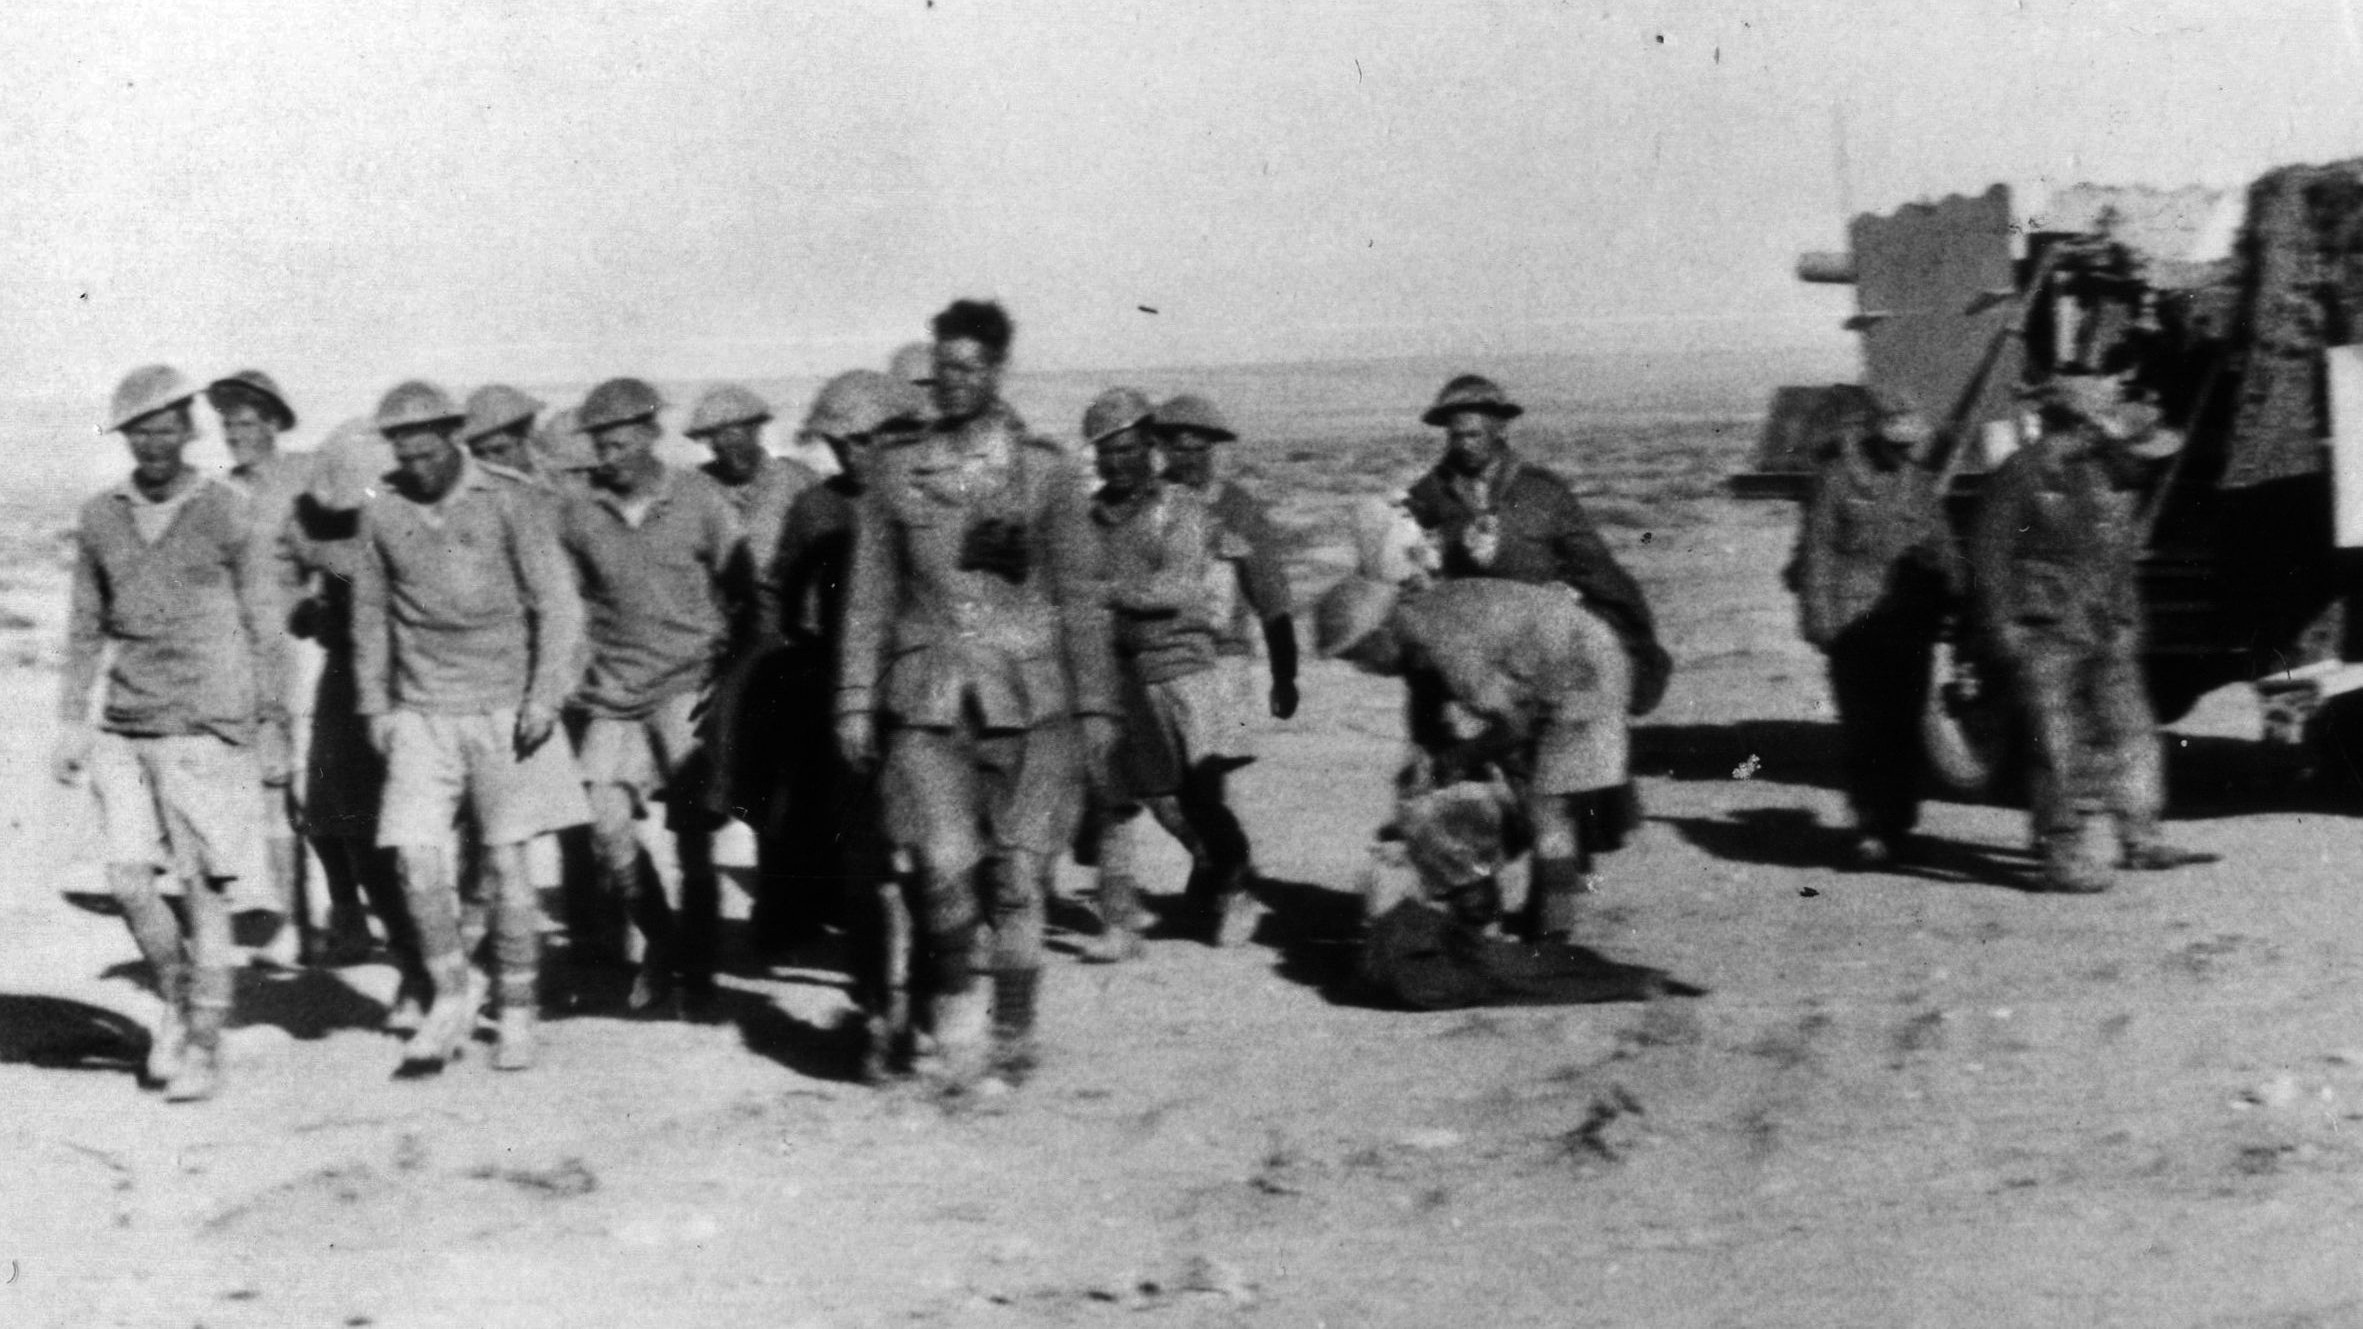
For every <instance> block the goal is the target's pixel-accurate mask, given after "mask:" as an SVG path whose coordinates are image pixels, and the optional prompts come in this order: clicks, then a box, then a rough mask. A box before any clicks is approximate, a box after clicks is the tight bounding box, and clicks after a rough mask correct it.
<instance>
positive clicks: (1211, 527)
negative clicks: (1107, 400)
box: [1148, 393, 1297, 902]
mask: <svg viewBox="0 0 2363 1329" xmlns="http://www.w3.org/2000/svg"><path fill="white" fill-rule="evenodd" d="M1155 423H1156V431H1157V443H1158V449H1159V451H1160V452H1161V453H1163V455H1164V459H1165V479H1166V480H1168V481H1170V482H1171V483H1173V484H1176V485H1180V486H1181V487H1183V488H1184V489H1187V490H1190V491H1192V492H1194V493H1196V494H1197V495H1198V496H1199V498H1200V499H1201V500H1202V501H1203V502H1204V503H1205V504H1206V509H1207V515H1208V525H1207V547H1208V550H1209V553H1210V554H1211V556H1212V559H1213V561H1212V563H1211V564H1210V565H1209V570H1208V577H1209V589H1210V592H1211V593H1212V595H1213V605H1212V613H1213V617H1214V631H1215V637H1214V649H1215V655H1216V658H1217V661H1218V663H1217V669H1218V674H1217V677H1218V678H1219V679H1220V680H1221V682H1222V688H1221V695H1222V702H1223V706H1224V713H1223V714H1222V715H1221V717H1220V718H1219V719H1218V720H1217V722H1216V723H1214V724H1213V725H1212V726H1210V733H1211V735H1212V737H1213V739H1214V741H1215V744H1216V747H1215V748H1214V749H1213V751H1212V753H1211V754H1210V755H1212V756H1215V757H1217V758H1218V760H1215V761H1212V762H1210V763H1209V764H1208V766H1207V771H1206V777H1205V778H1206V779H1207V780H1208V781H1209V782H1210V793H1211V796H1212V797H1213V798H1214V799H1215V800H1217V801H1220V802H1225V803H1227V801H1228V799H1227V795H1226V794H1225V792H1224V789H1223V783H1224V781H1225V780H1226V779H1227V774H1228V772H1229V771H1230V770H1231V769H1235V768H1237V767H1240V766H1244V765H1246V764H1248V763H1249V762H1251V761H1253V760H1254V759H1255V758H1254V750H1253V744H1252V741H1251V740H1252V736H1253V729H1252V727H1251V723H1250V720H1249V714H1250V708H1251V707H1253V706H1254V704H1255V703H1254V702H1253V701H1252V700H1250V699H1251V698H1252V697H1253V696H1254V695H1255V693H1256V690H1257V689H1256V684H1255V678H1254V674H1255V656H1256V650H1257V646H1258V644H1259V642H1260V644H1261V646H1262V649H1263V654H1264V659H1265V661H1266V663H1267V664H1268V666H1269V668H1270V684H1269V687H1268V688H1267V689H1266V690H1265V694H1264V706H1265V708H1266V709H1267V710H1268V712H1269V713H1270V715H1271V716H1272V718H1273V719H1276V720H1286V719H1290V718H1292V717H1294V716H1295V714H1296V706H1297V692H1296V671H1297V642H1296V619H1295V617H1294V615H1293V613H1292V612H1291V607H1290V593H1289V589H1288V571H1287V569H1286V568H1285V567H1284V566H1283V565H1282V563H1281V558H1280V533H1279V531H1278V529H1277V528H1275V527H1274V526H1273V525H1272V519H1271V515H1270V513H1268V512H1267V511H1266V510H1265V508H1264V505H1263V503H1262V502H1261V501H1260V500H1258V499H1257V498H1256V497H1255V495H1254V494H1253V493H1251V492H1249V491H1248V489H1247V488H1246V487H1245V486H1244V485H1242V484H1240V483H1239V482H1238V481H1237V480H1236V479H1231V478H1225V477H1223V476H1222V475H1221V474H1220V472H1219V469H1218V467H1217V465H1216V462H1215V456H1216V445H1217V444H1220V443H1228V442H1232V441H1235V440H1236V439H1237V438H1238V437H1239V435H1238V434H1237V432H1236V431H1234V430H1233V429H1232V428H1231V425H1230V422H1229V421H1228V420H1225V419H1224V418H1223V416H1222V413H1221V412H1220V411H1218V410H1216V409H1215V407H1214V404H1213V403H1212V402H1209V401H1207V400H1206V399H1205V398H1203V397H1199V396H1194V395H1190V394H1187V393H1185V394H1183V395H1181V396H1178V397H1175V398H1173V399H1172V400H1170V401H1168V402H1166V403H1165V404H1164V405H1162V406H1159V407H1158V408H1157V414H1156V421H1155ZM1148 807H1149V810H1150V811H1151V812H1153V813H1155V814H1156V816H1157V820H1158V821H1159V822H1160V823H1162V824H1163V825H1164V826H1165V828H1166V829H1167V830H1168V831H1171V832H1173V834H1174V835H1175V836H1176V837H1177V838H1180V839H1181V840H1182V841H1183V843H1184V844H1189V843H1190V836H1189V827H1188V824H1187V820H1186V818H1184V817H1182V816H1181V815H1180V808H1179V806H1178V804H1177V802H1176V801H1175V800H1173V799H1170V798H1156V799H1151V800H1149V802H1148ZM1193 867H1194V870H1193V872H1192V874H1191V881H1192V883H1193V885H1194V887H1195V889H1194V891H1193V895H1194V896H1196V897H1197V898H1200V899H1201V900H1206V899H1207V898H1208V892H1207V885H1208V884H1211V883H1213V882H1214V881H1216V880H1217V876H1216V873H1215V871H1214V868H1213V865H1212V864H1210V863H1208V862H1207V861H1206V859H1205V855H1204V854H1203V852H1198V851H1194V852H1193ZM1246 876H1247V877H1249V878H1250V879H1252V878H1253V877H1254V876H1255V869H1254V866H1253V863H1252V855H1250V862H1249V866H1248V867H1247V868H1246ZM1209 902H1210V901H1209Z"/></svg>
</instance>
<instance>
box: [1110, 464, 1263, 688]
mask: <svg viewBox="0 0 2363 1329" xmlns="http://www.w3.org/2000/svg"><path fill="white" fill-rule="evenodd" d="M1091 517H1092V520H1093V522H1095V523H1096V524H1097V525H1098V526H1099V530H1100V537H1101V539H1102V541H1103V542H1104V548H1105V550H1106V552H1107V577H1108V604H1109V606H1110V608H1111V610H1112V612H1113V617H1114V619H1115V641H1116V658H1117V659H1118V660H1119V661H1120V662H1122V663H1123V664H1124V665H1125V666H1126V667H1127V668H1129V669H1131V670H1133V671H1134V673H1135V675H1136V676H1137V677H1138V678H1139V679H1140V681H1141V682H1144V683H1162V682H1165V681H1167V680H1168V679H1175V678H1180V677H1182V676H1184V675H1186V674H1194V673H1197V672H1199V671H1200V670H1205V669H1212V668H1213V667H1214V661H1215V649H1214V648H1215V630H1216V623H1215V619H1214V615H1213V612H1212V611H1213V609H1214V605H1213V604H1212V603H1211V600H1210V583H1211V580H1212V575H1211V574H1212V572H1213V571H1214V570H1215V569H1216V568H1218V567H1219V568H1220V569H1221V570H1222V571H1223V572H1225V573H1228V572H1229V570H1230V569H1229V568H1228V566H1227V565H1221V564H1217V563H1215V562H1214V561H1213V559H1212V558H1211V557H1210V556H1209V554H1210V551H1209V549H1208V536H1207V531H1208V520H1207V518H1208V514H1207V511H1206V504H1205V502H1204V501H1203V500H1201V499H1200V498H1199V497H1198V493H1197V491H1196V490H1193V489H1189V488H1187V487H1185V486H1182V485H1173V484H1163V485H1157V486H1155V487H1154V488H1152V489H1148V490H1144V491H1142V492H1140V493H1138V494H1135V495H1133V496H1131V497H1130V498H1128V499H1126V500H1124V501H1122V502H1109V501H1108V500H1107V499H1106V498H1105V497H1104V496H1103V497H1102V498H1099V499H1097V500H1094V502H1093V503H1092V505H1091ZM1226 608H1227V604H1226Z"/></svg>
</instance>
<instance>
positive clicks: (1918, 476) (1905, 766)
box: [1791, 394, 1962, 867]
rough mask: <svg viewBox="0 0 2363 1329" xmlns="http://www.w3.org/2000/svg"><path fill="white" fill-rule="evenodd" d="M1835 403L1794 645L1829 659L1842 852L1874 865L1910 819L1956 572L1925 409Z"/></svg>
mask: <svg viewBox="0 0 2363 1329" xmlns="http://www.w3.org/2000/svg"><path fill="white" fill-rule="evenodd" d="M1839 409H1840V412H1841V414H1840V416H1839V418H1838V419H1836V420H1835V421H1834V422H1833V423H1834V424H1835V426H1836V428H1835V431H1834V432H1835V433H1836V435H1837V449H1836V451H1835V452H1834V453H1833V454H1832V455H1831V456H1830V457H1829V458H1828V459H1827V460H1826V461H1825V462H1824V463H1823V464H1822V467H1821V471H1820V473H1819V474H1818V475H1817V476H1815V478H1814V486H1813V497H1812V500H1811V501H1810V502H1809V503H1808V504H1807V505H1806V508H1805V520H1804V525H1803V527H1802V529H1801V530H1800V531H1799V532H1798V536H1797V557H1796V559H1795V560H1794V562H1793V563H1792V565H1791V571H1792V577H1793V585H1794V587H1795V589H1796V592H1797V608H1798V614H1799V618H1800V621H1801V623H1802V626H1803V630H1804V637H1805V640H1807V641H1808V642H1811V643H1812V644H1813V645H1815V646H1818V647H1820V648H1821V650H1822V652H1823V654H1824V655H1826V656H1827V657H1828V658H1829V667H1830V694H1831V696H1832V698H1833V699H1834V700H1835V701H1836V702H1837V705H1838V725H1839V728H1840V729H1841V730H1842V731H1843V732H1844V734H1845V744H1846V797H1847V800H1848V802H1850V803H1851V804H1852V805H1853V808H1854V825H1855V836H1856V838H1855V842H1854V861H1855V863H1856V864H1857V865H1859V866H1862V867H1878V866H1881V865H1883V864H1885V863H1887V862H1889V861H1891V860H1892V859H1895V858H1897V857H1901V856H1904V855H1905V854H1907V853H1908V850H1909V845H1910V841H1909V840H1908V838H1907V837H1908V836H1909V835H1910V834H1911V831H1912V828H1913V826H1914V825H1916V824H1917V823H1918V821H1919V819H1920V781H1921V774H1922V768H1923V766H1924V765H1925V755H1924V751H1923V749H1922V747H1921V744H1920V727H1919V721H1920V708H1921V706H1922V705H1923V704H1925V702H1926V700H1927V696H1928V678H1929V669H1930V666H1931V659H1932V656H1933V653H1934V650H1935V646H1936V636H1937V632H1938V630H1939V629H1940V628H1941V627H1942V626H1943V622H1944V616H1945V612H1946V609H1947V608H1948V606H1949V605H1950V604H1951V603H1952V597H1953V595H1954V594H1955V593H1956V591H1957V590H1958V588H1959V585H1960V582H1961V580H1962V574H1961V568H1960V558H1959V555H1958V554H1957V552H1956V551H1955V549H1954V546H1953V533H1952V528H1951V527H1950V526H1948V525H1946V523H1945V513H1944V495H1943V494H1942V493H1941V492H1939V490H1938V487H1937V486H1938V479H1937V474H1936V472H1935V471H1934V470H1932V469H1930V467H1929V466H1928V464H1927V462H1928V458H1927V456H1926V452H1927V449H1928V447H1929V445H1930V444H1931V443H1932V442H1933V441H1934V439H1935V437H1936V431H1935V430H1934V429H1933V428H1932V427H1931V426H1930V425H1929V422H1928V417H1927V416H1925V415H1923V414H1921V413H1920V411H1919V410H1918V409H1917V408H1915V407H1914V406H1913V405H1912V404H1911V403H1910V402H1909V401H1906V400H1904V399H1903V398H1901V397H1900V396H1897V395H1894V394H1882V395H1879V396H1877V397H1876V399H1875V400H1870V401H1864V400H1859V399H1848V400H1847V401H1846V403H1845V404H1844V405H1842V406H1841V407H1840V408H1839Z"/></svg>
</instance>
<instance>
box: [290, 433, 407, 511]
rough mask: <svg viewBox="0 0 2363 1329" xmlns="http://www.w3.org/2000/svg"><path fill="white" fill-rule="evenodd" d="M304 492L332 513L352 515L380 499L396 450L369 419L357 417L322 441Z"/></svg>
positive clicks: (392, 467) (392, 466)
mask: <svg viewBox="0 0 2363 1329" xmlns="http://www.w3.org/2000/svg"><path fill="white" fill-rule="evenodd" d="M317 456H318V460H317V461H315V462H313V463H312V480H311V483H310V484H309V485H308V486H306V488H305V492H306V493H308V494H310V495H311V496H312V501H313V502H315V503H317V504H319V505H320V506H321V507H324V508H327V509H329V510H330V511H332V512H351V511H354V510H355V509H357V508H359V507H361V506H362V505H363V504H365V503H367V502H368V501H369V500H370V499H372V498H374V497H376V496H377V491H378V486H379V485H380V484H381V483H383V481H384V479H385V476H386V473H387V472H388V471H391V470H393V469H394V449H393V448H392V447H391V446H390V445H388V444H387V442H386V436H385V435H384V434H382V433H379V432H378V430H377V426H376V425H375V424H374V423H373V422H372V421H371V420H370V418H369V417H368V416H365V415H356V416H354V417H353V418H352V419H350V420H347V421H345V422H344V423H342V424H340V425H338V426H337V427H336V428H334V429H331V430H329V431H328V437H327V438H325V439H323V440H321V442H320V448H319V452H318V454H317Z"/></svg>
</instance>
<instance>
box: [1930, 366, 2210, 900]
mask: <svg viewBox="0 0 2363 1329" xmlns="http://www.w3.org/2000/svg"><path fill="white" fill-rule="evenodd" d="M2036 400H2037V402H2038V403H2039V409H2040V411H2041V420H2042V425H2043V433H2042V437H2041V438H2039V439H2037V440H2036V441H2035V442H2033V443H2031V444H2029V445H2028V446H2027V447H2024V448H2022V449H2020V450H2019V451H2018V452H2016V453H2013V454H2012V455H2011V457H2010V459H2009V460H2007V461H2005V462H2003V463H2002V465H2001V466H1999V467H1997V468H1996V469H1995V471H1994V473H1993V475H1992V476H1991V477H1990V478H1989V479H1988V480H1987V483H1986V497H1985V501H1984V502H1983V503H1982V504H1981V505H1980V506H1979V508H1978V514H1977V525H1976V527H1975V529H1974V530H1973V531H1972V532H1971V542H1970V572H1971V586H1972V589H1973V592H1974V595H1975V604H1976V609H1977V615H1978V623H1979V626H1980V627H1981V628H1982V629H1983V630H1984V632H1985V635H1986V641H1987V643H1988V645H1989V646H1990V647H1991V648H1992V649H1993V650H1994V652H1995V654H1996V655H1997V656H1998V658H1999V659H2000V660H2001V662H2002V664H2003V667H2004V668H2005V669H2006V670H2007V671H2008V673H2009V677H2010V681H2011V686H2012V689H2013V691H2014V693H2015V694H2016V699H2017V702H2018V705H2019V708H2020V710H2021V711H2022V712H2023V713H2024V714H2025V716H2026V720H2027V738H2028V749H2029V750H2028V758H2029V766H2030V768H2031V778H2030V788H2029V790H2028V793H2029V796H2030V799H2031V801H2032V803H2033V811H2034V819H2035V835H2036V838H2037V839H2038V840H2039V841H2040V842H2041V844H2042V848H2043V878H2044V883H2045V885H2046V886H2048V887H2049V888H2050V889H2052V890H2054V891H2065V892H2072V893H2087V892H2093V891H2102V890H2106V889H2108V886H2109V877H2110V869H2111V866H2112V860H2113V861H2114V863H2115V864H2116V865H2121V866H2124V867H2128V868H2134V869H2146V870H2154V869H2161V868H2173V867H2181V866H2184V865H2186V864H2190V863H2201V862H2208V861H2211V858H2212V856H2211V855H2207V854H2200V853H2195V852H2192V851H2190V850H2185V849H2178V848H2176V847H2174V846H2173V845H2169V844H2167V843H2166V842H2165V841H2164V840H2163V839H2162V838H2161V836H2160V834H2159V829H2158V819H2159V816H2160V814H2161V813H2162V812H2163V810H2164V805H2165V801H2166V791H2165V778H2164V772H2163V768H2162V754H2161V753H2160V751H2159V746H2158V722H2157V717H2156V716H2155V715H2153V714H2152V713H2151V711H2150V698H2149V693H2148V692H2147V691H2146V690H2145V688H2144V684H2143V682H2142V672H2141V634H2142V621H2141V618H2142V614H2141V588H2140V586H2139V584H2138V582H2137V579H2136V569H2137V564H2138V562H2139V559H2140V557H2141V552H2142V546H2143V543H2144V541H2145V539H2146V537H2147V531H2146V529H2145V523H2144V521H2143V519H2142V502H2141V499H2142V495H2143V494H2144V493H2145V492H2146V491H2147V490H2148V489H2149V487H2150V485H2151V484H2152V483H2153V482H2154V481H2155V480H2156V478H2157V476H2156V470H2157V467H2158V465H2159V463H2161V462H2163V461H2164V460H2165V459H2166V458H2169V457H2171V456H2173V455H2174V453H2175V452H2176V451H2177V450H2178V449H2179V448H2180V447H2181V446H2182V436H2181V435H2180V434H2179V433H2177V432H2175V431H2173V430H2169V429H2163V428H2161V427H2159V425H2158V420H2157V415H2156V412H2155V410H2154V409H2153V408H2150V407H2147V406H2139V405H2133V404H2129V403H2127V402H2125V401H2123V400H2122V398H2121V397H2120V395H2119V391H2118V387H2117V383H2116V380H2114V379H2110V378H2105V377H2101V376H2098V375H2083V374H2077V375H2063V376H2061V377H2059V378H2056V379H2053V380H2052V381H2051V382H2050V383H2047V384H2045V385H2044V386H2043V387H2042V388H2041V389H2039V390H2038V395H2037V397H2036ZM2111 821H2113V822H2114V831H2115V834H2114V836H2111V835H2109V834H2108V833H2107V832H2108V829H2109V827H2108V825H2107V823H2109V822H2111ZM2111 840H2114V843H2109V841H2111Z"/></svg>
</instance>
